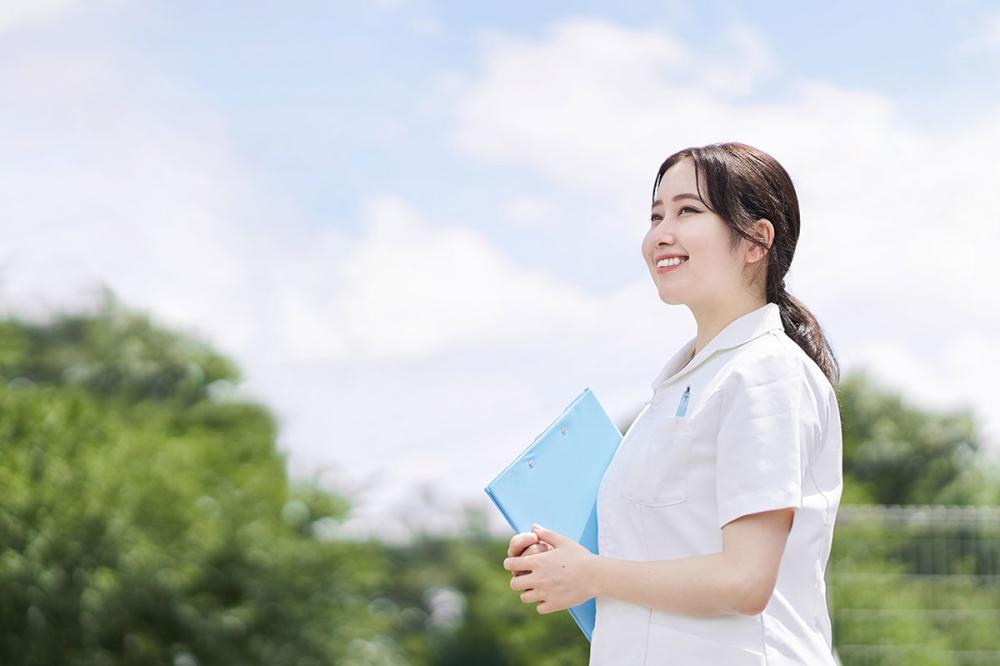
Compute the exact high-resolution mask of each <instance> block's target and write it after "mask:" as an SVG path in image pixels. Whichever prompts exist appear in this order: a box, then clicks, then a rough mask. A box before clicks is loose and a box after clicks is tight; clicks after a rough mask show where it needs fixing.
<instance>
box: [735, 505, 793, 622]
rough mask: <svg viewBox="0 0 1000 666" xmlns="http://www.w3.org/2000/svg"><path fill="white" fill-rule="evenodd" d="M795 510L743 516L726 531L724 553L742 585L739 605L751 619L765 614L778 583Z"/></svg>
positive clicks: (789, 509)
mask: <svg viewBox="0 0 1000 666" xmlns="http://www.w3.org/2000/svg"><path fill="white" fill-rule="evenodd" d="M794 518H795V507H786V508H783V509H773V510H770V511H763V512H760V513H752V514H749V515H745V516H741V517H739V518H737V519H735V520H733V521H731V522H729V523H727V524H726V525H725V526H724V527H723V528H722V542H723V552H724V553H725V554H726V558H727V559H728V560H729V562H730V566H732V567H733V568H734V570H735V572H736V577H737V579H738V580H739V581H740V585H739V588H738V591H737V594H738V599H737V604H738V606H739V607H740V609H741V611H742V612H743V613H745V614H747V615H756V614H757V613H760V612H762V611H763V610H764V607H765V606H767V602H768V601H769V600H770V598H771V594H772V593H773V592H774V585H775V583H776V582H777V580H778V568H779V566H780V565H781V556H782V555H783V554H784V552H785V543H786V542H787V540H788V533H789V532H790V531H791V529H792V521H793V520H794Z"/></svg>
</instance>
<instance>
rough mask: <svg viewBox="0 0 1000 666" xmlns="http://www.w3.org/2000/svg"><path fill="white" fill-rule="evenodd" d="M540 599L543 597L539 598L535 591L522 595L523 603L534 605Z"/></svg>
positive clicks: (528, 591)
mask: <svg viewBox="0 0 1000 666" xmlns="http://www.w3.org/2000/svg"><path fill="white" fill-rule="evenodd" d="M540 598H541V597H539V595H538V592H536V591H535V590H525V591H524V592H522V593H521V601H523V602H524V603H526V604H530V603H534V602H536V601H538V600H539V599H540Z"/></svg>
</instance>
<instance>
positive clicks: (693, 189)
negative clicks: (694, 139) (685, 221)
mask: <svg viewBox="0 0 1000 666" xmlns="http://www.w3.org/2000/svg"><path fill="white" fill-rule="evenodd" d="M698 184H699V183H698V182H697V178H696V175H695V168H694V162H693V161H692V160H691V159H690V158H688V157H685V158H683V159H681V160H680V161H679V162H677V163H676V164H674V165H673V166H671V167H670V168H669V169H667V170H666V171H665V172H664V174H663V177H662V178H661V179H660V183H659V185H657V187H656V197H655V200H656V201H664V202H669V201H670V200H671V199H672V198H673V197H674V196H675V195H677V194H683V193H691V194H695V195H697V194H698ZM700 184H701V186H702V192H701V193H702V195H704V194H705V191H704V187H705V183H704V180H702V182H701V183H700Z"/></svg>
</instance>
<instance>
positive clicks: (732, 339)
mask: <svg viewBox="0 0 1000 666" xmlns="http://www.w3.org/2000/svg"><path fill="white" fill-rule="evenodd" d="M775 330H778V331H783V330H785V329H784V326H783V325H782V323H781V310H780V308H779V307H778V304H777V303H766V304H764V305H763V306H761V307H759V308H757V309H756V310H752V311H750V312H748V313H746V314H745V315H742V316H740V317H737V318H736V319H734V320H733V321H732V322H730V323H729V325H728V326H726V327H725V328H724V329H722V330H721V331H719V333H718V334H717V335H716V336H715V337H714V338H712V339H711V340H709V342H708V344H707V345H705V346H704V347H703V348H702V350H701V351H699V352H698V354H697V355H695V357H694V358H692V359H691V360H690V361H689V362H688V363H687V365H684V362H685V361H687V359H689V358H691V352H693V351H694V345H695V341H696V340H697V339H698V338H697V336H696V337H694V338H691V339H690V340H688V341H687V342H686V343H684V346H683V347H681V348H680V350H679V351H678V352H677V353H676V354H674V355H673V356H672V357H671V358H670V360H669V361H667V365H666V366H664V368H663V369H662V370H660V373H659V374H658V375H657V376H656V379H654V380H653V383H652V384H651V386H652V387H653V390H654V391H655V390H656V389H657V388H658V387H659V386H661V385H663V384H667V383H670V382H673V381H674V380H676V379H679V378H681V377H683V376H684V375H686V374H688V373H689V372H691V371H692V370H694V369H695V368H697V367H698V366H699V365H701V364H702V363H703V362H704V361H705V360H706V359H708V357H709V356H711V355H712V354H714V353H715V352H717V351H722V350H724V349H732V348H733V347H739V346H740V345H743V344H746V343H747V342H750V341H751V340H753V339H755V338H758V337H760V336H762V335H764V334H765V333H769V332H770V331H775ZM682 365H683V366H684V367H683V368H681V366H682Z"/></svg>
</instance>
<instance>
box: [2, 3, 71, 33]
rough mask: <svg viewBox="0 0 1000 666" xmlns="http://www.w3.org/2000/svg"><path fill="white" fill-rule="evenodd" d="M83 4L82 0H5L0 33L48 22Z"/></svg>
mask: <svg viewBox="0 0 1000 666" xmlns="http://www.w3.org/2000/svg"><path fill="white" fill-rule="evenodd" d="M82 5H83V3H82V2H80V0H5V1H4V2H3V3H2V4H0V34H2V33H4V32H13V31H15V30H20V29H22V28H26V27H33V26H37V25H41V24H44V23H48V22H50V21H53V20H56V19H59V18H62V17H64V16H67V15H69V14H71V13H73V12H74V11H76V10H77V9H78V8H80V7H81V6H82Z"/></svg>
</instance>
